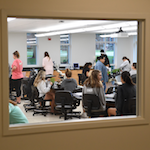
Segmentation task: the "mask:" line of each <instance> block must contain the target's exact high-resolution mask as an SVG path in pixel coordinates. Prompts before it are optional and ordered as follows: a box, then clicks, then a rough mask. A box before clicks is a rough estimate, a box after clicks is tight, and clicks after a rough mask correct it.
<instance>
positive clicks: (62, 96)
mask: <svg viewBox="0 0 150 150" xmlns="http://www.w3.org/2000/svg"><path fill="white" fill-rule="evenodd" d="M72 102H73V98H72V93H71V92H70V91H67V90H64V91H56V93H55V104H56V105H62V106H64V105H72Z"/></svg>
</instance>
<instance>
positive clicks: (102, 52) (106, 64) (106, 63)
mask: <svg viewBox="0 0 150 150" xmlns="http://www.w3.org/2000/svg"><path fill="white" fill-rule="evenodd" d="M100 52H101V56H104V57H105V62H104V65H105V66H108V67H110V63H109V59H108V56H107V55H106V54H105V52H104V50H103V49H102V50H101V51H100Z"/></svg>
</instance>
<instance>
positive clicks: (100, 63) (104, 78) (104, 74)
mask: <svg viewBox="0 0 150 150" xmlns="http://www.w3.org/2000/svg"><path fill="white" fill-rule="evenodd" d="M104 62H105V56H103V55H101V56H100V57H98V58H97V63H96V65H95V68H94V69H95V70H100V71H101V72H102V82H103V86H104V92H105V90H106V82H108V75H107V68H106V67H105V65H104Z"/></svg>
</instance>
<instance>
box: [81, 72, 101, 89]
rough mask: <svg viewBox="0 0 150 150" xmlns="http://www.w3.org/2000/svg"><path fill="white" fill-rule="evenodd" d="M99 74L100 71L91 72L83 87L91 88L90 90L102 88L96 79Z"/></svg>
mask: <svg viewBox="0 0 150 150" xmlns="http://www.w3.org/2000/svg"><path fill="white" fill-rule="evenodd" d="M99 73H101V71H100V70H93V71H92V73H91V75H90V77H89V78H87V79H86V80H85V82H84V84H83V85H85V86H87V87H91V88H94V87H97V88H100V87H102V83H101V82H100V81H99V80H98V77H97V76H98V74H99Z"/></svg>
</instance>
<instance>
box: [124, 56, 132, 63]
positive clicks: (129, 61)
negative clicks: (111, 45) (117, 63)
mask: <svg viewBox="0 0 150 150" xmlns="http://www.w3.org/2000/svg"><path fill="white" fill-rule="evenodd" d="M124 59H127V60H128V61H129V64H130V63H131V61H130V59H129V58H127V57H126V56H124V57H122V60H124Z"/></svg>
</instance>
